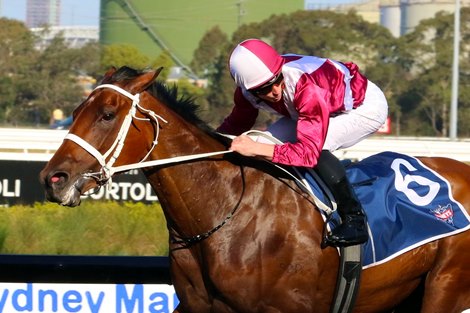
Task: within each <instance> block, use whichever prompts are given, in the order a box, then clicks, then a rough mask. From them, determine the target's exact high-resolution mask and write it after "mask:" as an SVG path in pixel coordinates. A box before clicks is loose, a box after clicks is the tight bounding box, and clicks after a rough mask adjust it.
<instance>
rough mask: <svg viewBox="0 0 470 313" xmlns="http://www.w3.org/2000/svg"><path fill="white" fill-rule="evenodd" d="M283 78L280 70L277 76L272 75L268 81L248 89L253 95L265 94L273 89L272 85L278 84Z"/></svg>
mask: <svg viewBox="0 0 470 313" xmlns="http://www.w3.org/2000/svg"><path fill="white" fill-rule="evenodd" d="M283 79H284V76H283V75H282V72H280V73H279V74H278V75H277V76H274V77H273V78H271V79H270V80H269V81H268V82H266V83H265V84H264V85H262V86H261V87H258V88H255V89H250V90H248V91H249V92H250V93H252V94H253V95H255V96H264V95H267V94H268V93H270V92H271V90H272V89H273V85H279V84H280V83H281V82H282V80H283Z"/></svg>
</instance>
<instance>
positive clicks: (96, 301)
mask: <svg viewBox="0 0 470 313" xmlns="http://www.w3.org/2000/svg"><path fill="white" fill-rule="evenodd" d="M178 303H179V301H178V298H177V296H176V294H175V291H174V288H173V286H171V285H165V284H155V285H138V284H135V285H133V284H49V283H0V313H4V312H6V313H11V312H33V313H39V312H58V313H69V312H83V313H110V312H116V313H143V312H146V313H147V312H148V313H169V312H173V311H174V309H175V308H176V306H177V305H178Z"/></svg>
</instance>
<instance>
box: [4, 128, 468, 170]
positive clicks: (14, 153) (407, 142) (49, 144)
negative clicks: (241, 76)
mask: <svg viewBox="0 0 470 313" xmlns="http://www.w3.org/2000/svg"><path fill="white" fill-rule="evenodd" d="M66 134H67V130H55V129H54V130H53V129H39V128H29V129H28V128H0V160H30V161H48V160H49V159H50V158H51V156H52V154H53V153H54V152H55V151H56V150H57V149H58V148H59V146H60V144H61V143H62V140H63V139H64V137H65V135H66ZM382 151H395V152H400V153H404V154H409V155H413V156H441V157H449V158H453V159H456V160H460V161H464V162H469V163H470V139H460V140H450V139H447V138H429V137H392V136H372V137H370V138H368V139H365V140H363V141H361V142H359V143H358V144H356V145H355V146H353V147H351V148H347V149H342V150H338V151H336V152H335V155H336V156H338V157H339V158H344V159H352V160H362V159H364V158H365V157H368V156H370V155H372V154H376V153H379V152H382Z"/></svg>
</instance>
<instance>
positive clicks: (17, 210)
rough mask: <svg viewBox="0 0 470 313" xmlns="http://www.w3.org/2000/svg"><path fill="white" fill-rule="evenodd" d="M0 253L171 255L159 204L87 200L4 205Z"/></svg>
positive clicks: (1, 211) (1, 216) (0, 233)
mask: <svg viewBox="0 0 470 313" xmlns="http://www.w3.org/2000/svg"><path fill="white" fill-rule="evenodd" d="M0 253H2V254H45V255H114V256H116V255H126V256H127V255H129V256H165V255H168V231H167V229H166V221H165V219H164V216H163V212H162V210H161V208H160V205H159V204H152V205H145V204H142V203H132V202H126V203H117V202H111V201H107V202H101V201H84V202H82V204H81V205H80V206H79V207H76V208H68V207H62V206H59V205H57V204H53V203H44V204H42V203H37V204H35V205H34V206H12V207H2V208H0Z"/></svg>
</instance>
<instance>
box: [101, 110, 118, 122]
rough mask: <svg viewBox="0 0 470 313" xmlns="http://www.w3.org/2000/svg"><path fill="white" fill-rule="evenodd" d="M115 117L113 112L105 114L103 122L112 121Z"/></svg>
mask: <svg viewBox="0 0 470 313" xmlns="http://www.w3.org/2000/svg"><path fill="white" fill-rule="evenodd" d="M115 116H116V115H115V114H114V113H113V112H105V113H104V114H103V120H104V121H111V120H112V119H114V117H115Z"/></svg>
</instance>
